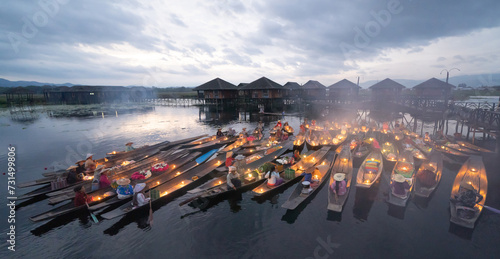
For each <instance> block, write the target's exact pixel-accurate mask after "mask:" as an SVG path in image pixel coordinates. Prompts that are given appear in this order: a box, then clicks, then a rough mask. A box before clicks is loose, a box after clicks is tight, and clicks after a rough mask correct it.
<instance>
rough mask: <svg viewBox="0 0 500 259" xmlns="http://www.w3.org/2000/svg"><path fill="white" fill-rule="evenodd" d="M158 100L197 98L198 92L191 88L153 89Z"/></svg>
mask: <svg viewBox="0 0 500 259" xmlns="http://www.w3.org/2000/svg"><path fill="white" fill-rule="evenodd" d="M153 90H154V91H155V92H156V96H157V97H158V98H195V97H196V91H193V88H190V87H184V86H182V87H169V88H157V87H153Z"/></svg>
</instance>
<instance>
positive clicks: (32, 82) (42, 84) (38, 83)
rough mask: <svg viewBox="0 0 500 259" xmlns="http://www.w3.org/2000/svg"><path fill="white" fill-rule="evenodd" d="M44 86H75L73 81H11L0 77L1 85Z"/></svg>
mask: <svg viewBox="0 0 500 259" xmlns="http://www.w3.org/2000/svg"><path fill="white" fill-rule="evenodd" d="M30 85H33V86H44V85H52V86H63V85H65V86H73V85H74V84H71V83H64V84H53V83H40V82H37V81H10V80H7V79H3V78H0V86H1V87H17V86H30Z"/></svg>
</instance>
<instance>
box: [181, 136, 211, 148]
mask: <svg viewBox="0 0 500 259" xmlns="http://www.w3.org/2000/svg"><path fill="white" fill-rule="evenodd" d="M205 136H206V135H205ZM216 139H217V136H216V135H213V136H210V137H206V138H203V139H198V140H193V141H191V142H189V143H186V144H184V146H197V145H201V144H204V143H207V142H210V141H214V140H216Z"/></svg>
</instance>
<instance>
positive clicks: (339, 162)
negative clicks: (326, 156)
mask: <svg viewBox="0 0 500 259" xmlns="http://www.w3.org/2000/svg"><path fill="white" fill-rule="evenodd" d="M337 173H341V174H344V175H345V180H344V181H346V189H347V190H346V193H345V194H343V195H337V194H335V192H334V191H333V189H332V188H331V186H332V184H333V182H334V181H335V180H334V178H333V176H334V175H335V174H337ZM351 179H352V155H351V151H350V149H349V145H344V146H343V148H342V151H341V152H340V154H339V155H338V156H337V159H336V160H335V163H334V165H333V168H332V173H331V175H330V182H329V184H328V210H331V211H336V212H342V207H343V206H344V203H345V202H346V200H347V197H348V196H349V191H350V190H351Z"/></svg>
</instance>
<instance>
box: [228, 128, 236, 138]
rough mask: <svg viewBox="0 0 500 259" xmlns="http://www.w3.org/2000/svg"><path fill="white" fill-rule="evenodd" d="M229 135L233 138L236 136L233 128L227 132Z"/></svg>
mask: <svg viewBox="0 0 500 259" xmlns="http://www.w3.org/2000/svg"><path fill="white" fill-rule="evenodd" d="M227 135H228V136H231V137H233V136H234V135H236V130H234V129H233V128H229V129H228V130H227Z"/></svg>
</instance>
